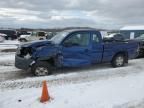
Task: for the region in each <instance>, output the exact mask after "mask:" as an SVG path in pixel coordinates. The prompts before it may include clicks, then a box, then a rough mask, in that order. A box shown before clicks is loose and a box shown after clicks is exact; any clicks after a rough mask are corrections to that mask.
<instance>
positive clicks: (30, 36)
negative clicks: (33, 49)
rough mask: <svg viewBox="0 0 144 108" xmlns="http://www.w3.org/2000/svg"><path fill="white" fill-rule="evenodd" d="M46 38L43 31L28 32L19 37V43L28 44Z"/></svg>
mask: <svg viewBox="0 0 144 108" xmlns="http://www.w3.org/2000/svg"><path fill="white" fill-rule="evenodd" d="M46 36H47V33H46V32H43V31H39V32H30V33H27V34H25V35H20V37H19V41H21V42H28V41H35V40H44V39H46Z"/></svg>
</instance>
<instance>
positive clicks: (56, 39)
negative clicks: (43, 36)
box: [50, 31, 69, 44]
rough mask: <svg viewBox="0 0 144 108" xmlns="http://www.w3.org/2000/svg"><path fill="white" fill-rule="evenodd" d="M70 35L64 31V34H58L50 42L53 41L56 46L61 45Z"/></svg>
mask: <svg viewBox="0 0 144 108" xmlns="http://www.w3.org/2000/svg"><path fill="white" fill-rule="evenodd" d="M68 33H69V32H66V31H64V32H59V33H57V34H56V35H55V36H54V37H52V38H51V39H50V41H52V42H53V43H54V44H60V43H61V41H62V40H63V39H64V38H65V37H66V36H67V34H68Z"/></svg>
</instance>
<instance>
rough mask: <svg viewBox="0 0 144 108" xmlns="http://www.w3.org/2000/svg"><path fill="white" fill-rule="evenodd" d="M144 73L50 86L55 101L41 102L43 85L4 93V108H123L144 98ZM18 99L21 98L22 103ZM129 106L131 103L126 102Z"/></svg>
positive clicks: (2, 95)
mask: <svg viewBox="0 0 144 108" xmlns="http://www.w3.org/2000/svg"><path fill="white" fill-rule="evenodd" d="M143 76H144V73H140V74H138V75H130V76H126V77H116V78H111V79H105V80H99V81H91V82H85V83H78V84H62V85H57V86H50V87H49V93H50V95H51V96H52V97H53V98H54V100H52V101H51V102H47V103H44V104H42V103H40V102H39V97H40V96H41V88H31V89H15V90H8V91H3V92H1V93H0V97H2V98H0V105H1V106H0V107H1V108H44V107H45V108H46V107H48V108H59V107H60V108H121V106H122V108H123V107H124V106H125V105H124V104H125V103H131V104H132V103H133V102H141V100H143V99H144V93H143V91H144V78H143ZM18 100H21V102H19V101H18ZM126 105H127V104H126ZM143 107H144V106H142V107H141V108H143Z"/></svg>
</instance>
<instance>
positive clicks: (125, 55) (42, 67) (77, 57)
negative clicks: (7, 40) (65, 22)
mask: <svg viewBox="0 0 144 108" xmlns="http://www.w3.org/2000/svg"><path fill="white" fill-rule="evenodd" d="M137 50H138V43H137V42H135V41H129V42H128V41H118V40H116V41H112V42H109V41H103V39H102V36H101V33H100V31H97V30H94V29H86V30H85V29H78V30H67V31H63V32H60V33H58V34H57V35H55V36H54V37H53V38H51V39H50V40H40V41H35V42H30V43H25V44H22V45H20V46H19V47H18V49H17V52H16V55H15V66H16V67H17V68H19V69H23V70H27V69H31V71H32V72H33V73H34V74H35V75H36V76H43V75H48V74H51V73H52V71H53V69H56V68H61V67H80V66H86V65H91V64H97V63H104V62H110V63H111V65H112V66H113V67H122V66H124V65H125V64H127V63H128V59H132V58H135V57H136V54H137Z"/></svg>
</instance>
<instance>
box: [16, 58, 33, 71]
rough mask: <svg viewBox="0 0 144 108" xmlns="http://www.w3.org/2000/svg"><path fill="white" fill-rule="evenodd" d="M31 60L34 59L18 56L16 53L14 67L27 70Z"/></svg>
mask: <svg viewBox="0 0 144 108" xmlns="http://www.w3.org/2000/svg"><path fill="white" fill-rule="evenodd" d="M33 61H34V60H33V59H26V58H23V57H19V56H18V55H16V56H15V67H16V68H18V69H23V70H27V69H29V68H30V66H31V64H32V63H33Z"/></svg>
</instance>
